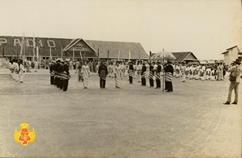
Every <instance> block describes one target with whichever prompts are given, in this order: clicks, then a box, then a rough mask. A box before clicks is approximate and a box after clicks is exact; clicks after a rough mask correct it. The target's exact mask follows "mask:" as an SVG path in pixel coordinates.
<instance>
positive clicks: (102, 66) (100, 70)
mask: <svg viewBox="0 0 242 158" xmlns="http://www.w3.org/2000/svg"><path fill="white" fill-rule="evenodd" d="M98 75H99V77H100V88H105V86H106V77H107V75H108V68H107V66H106V65H105V64H104V62H103V61H101V64H100V65H99V67H98Z"/></svg>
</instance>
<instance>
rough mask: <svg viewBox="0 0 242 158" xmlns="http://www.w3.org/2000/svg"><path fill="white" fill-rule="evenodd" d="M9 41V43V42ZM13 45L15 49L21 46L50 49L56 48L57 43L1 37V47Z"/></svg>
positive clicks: (49, 40) (50, 40)
mask: <svg viewBox="0 0 242 158" xmlns="http://www.w3.org/2000/svg"><path fill="white" fill-rule="evenodd" d="M8 40H9V41H8ZM43 41H46V43H45V44H43ZM9 42H10V44H12V45H13V46H14V47H21V45H25V46H26V47H36V46H38V47H45V46H47V47H49V48H55V47H56V42H55V41H54V40H52V39H47V40H42V39H34V38H24V39H22V38H20V37H19V38H11V39H10V38H4V37H0V46H2V45H4V44H8V43H9Z"/></svg>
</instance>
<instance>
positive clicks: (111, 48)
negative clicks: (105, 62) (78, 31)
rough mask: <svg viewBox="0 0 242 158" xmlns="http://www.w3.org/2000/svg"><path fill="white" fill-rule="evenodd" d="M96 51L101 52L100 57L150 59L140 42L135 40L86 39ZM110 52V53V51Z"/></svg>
mask: <svg viewBox="0 0 242 158" xmlns="http://www.w3.org/2000/svg"><path fill="white" fill-rule="evenodd" d="M85 41H86V42H87V43H88V44H89V45H90V46H91V47H92V48H93V49H95V50H96V52H99V58H108V57H109V58H118V57H119V59H129V55H130V59H148V58H149V56H148V54H147V53H146V52H145V50H144V48H143V47H142V45H141V44H140V43H135V42H113V41H112V42H111V41H95V40H85ZM108 52H109V53H108Z"/></svg>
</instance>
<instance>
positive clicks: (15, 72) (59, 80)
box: [8, 58, 241, 104]
mask: <svg viewBox="0 0 242 158" xmlns="http://www.w3.org/2000/svg"><path fill="white" fill-rule="evenodd" d="M239 62H240V61H239V60H236V62H233V63H232V64H231V65H230V66H228V65H225V64H224V63H222V62H218V63H214V64H210V65H205V64H198V63H195V64H189V63H188V64H186V63H185V62H182V63H172V61H171V60H167V61H166V62H160V61H156V62H155V61H149V60H139V61H136V62H132V61H129V62H125V61H107V60H101V61H99V62H97V64H95V63H94V62H92V61H87V60H80V61H71V60H70V59H65V60H64V59H61V58H58V59H56V60H51V61H50V63H49V64H48V68H49V71H50V84H51V85H54V86H56V87H57V88H59V89H60V90H63V91H67V90H68V83H69V80H70V78H71V75H70V72H69V70H70V69H71V70H74V71H75V72H76V73H77V76H78V81H79V82H82V83H83V87H84V89H87V88H88V81H89V78H90V75H91V74H92V73H93V74H95V73H97V74H98V76H99V80H100V81H99V83H100V88H101V89H104V88H105V87H106V80H107V78H112V79H113V81H114V85H115V88H118V89H119V88H121V87H122V85H121V80H127V81H128V82H129V83H130V84H133V82H134V80H136V81H137V82H138V83H140V84H141V86H148V87H150V88H156V89H159V88H162V90H163V91H166V92H173V84H172V78H173V77H176V78H180V79H181V81H182V82H186V81H188V80H201V81H205V80H209V81H222V80H224V79H225V75H226V73H227V72H230V74H234V73H233V71H232V70H231V68H233V67H234V65H236V64H239ZM8 67H9V70H10V72H11V77H12V78H13V80H15V81H16V82H20V83H23V82H24V74H25V73H26V72H31V70H30V69H31V68H32V69H34V72H37V71H38V69H39V66H38V63H37V62H33V63H29V62H28V61H23V60H21V59H11V60H9V62H8ZM237 69H239V67H238V68H237ZM234 71H235V70H234ZM240 71H241V70H236V72H237V73H235V74H236V75H235V76H237V77H238V78H240ZM230 78H231V77H230ZM230 81H231V80H230ZM239 81H240V79H236V80H233V81H231V86H230V90H229V96H228V99H227V100H228V101H227V102H226V104H229V103H230V100H231V99H230V98H231V93H232V90H234V91H235V101H234V102H233V103H234V104H235V103H236V104H237V102H238V84H235V83H234V82H236V83H239Z"/></svg>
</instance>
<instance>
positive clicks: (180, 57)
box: [172, 52, 198, 62]
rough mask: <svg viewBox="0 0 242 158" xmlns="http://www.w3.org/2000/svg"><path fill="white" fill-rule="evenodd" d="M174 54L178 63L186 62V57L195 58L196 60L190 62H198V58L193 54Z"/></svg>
mask: <svg viewBox="0 0 242 158" xmlns="http://www.w3.org/2000/svg"><path fill="white" fill-rule="evenodd" d="M172 54H173V55H174V56H175V57H176V62H183V61H185V60H186V57H188V56H190V55H191V56H193V58H194V59H189V60H194V61H198V59H197V57H196V56H195V55H194V54H193V53H192V52H172Z"/></svg>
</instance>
